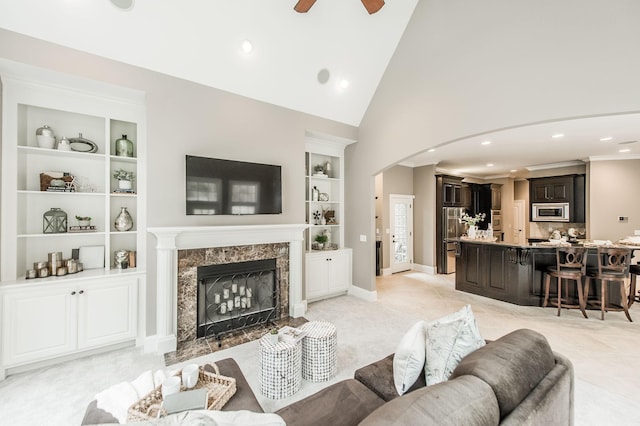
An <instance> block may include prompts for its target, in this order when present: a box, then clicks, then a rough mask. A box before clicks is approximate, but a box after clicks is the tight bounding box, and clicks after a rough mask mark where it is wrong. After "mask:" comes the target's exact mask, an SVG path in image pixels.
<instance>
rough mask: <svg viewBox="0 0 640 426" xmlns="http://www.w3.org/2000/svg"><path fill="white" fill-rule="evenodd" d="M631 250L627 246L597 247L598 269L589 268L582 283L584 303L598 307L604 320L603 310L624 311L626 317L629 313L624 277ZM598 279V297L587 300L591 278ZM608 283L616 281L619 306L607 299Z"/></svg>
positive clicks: (627, 274)
mask: <svg viewBox="0 0 640 426" xmlns="http://www.w3.org/2000/svg"><path fill="white" fill-rule="evenodd" d="M630 259H631V250H629V249H627V248H613V247H609V248H606V247H598V269H595V268H594V269H589V270H588V271H587V277H586V280H585V283H584V297H585V301H586V304H589V305H593V306H599V307H600V312H601V315H600V318H601V319H603V320H604V312H605V311H624V314H625V315H626V316H627V319H628V320H629V321H631V322H633V320H632V319H631V316H630V315H629V297H630V296H629V295H628V294H627V290H626V288H625V278H627V277H628V276H629V261H630ZM592 279H593V280H600V283H601V284H600V298H599V299H598V300H589V287H590V284H591V280H592ZM608 283H617V284H618V291H619V293H620V306H615V305H612V304H611V303H610V301H608V300H607V290H608V287H609V286H608V285H607V284H608Z"/></svg>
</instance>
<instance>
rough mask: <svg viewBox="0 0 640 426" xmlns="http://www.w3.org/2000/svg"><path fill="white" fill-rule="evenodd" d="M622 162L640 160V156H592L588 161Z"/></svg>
mask: <svg viewBox="0 0 640 426" xmlns="http://www.w3.org/2000/svg"><path fill="white" fill-rule="evenodd" d="M622 160H640V154H632V155H594V156H593V157H589V161H591V162H594V161H622Z"/></svg>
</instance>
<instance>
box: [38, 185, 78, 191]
mask: <svg viewBox="0 0 640 426" xmlns="http://www.w3.org/2000/svg"><path fill="white" fill-rule="evenodd" d="M45 191H46V192H76V190H75V189H73V188H65V187H63V186H48V187H47V189H45Z"/></svg>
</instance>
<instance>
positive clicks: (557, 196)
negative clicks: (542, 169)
mask: <svg viewBox="0 0 640 426" xmlns="http://www.w3.org/2000/svg"><path fill="white" fill-rule="evenodd" d="M530 190H531V202H533V203H565V202H569V201H571V197H572V195H573V176H560V177H554V178H540V179H534V180H532V181H531V188H530Z"/></svg>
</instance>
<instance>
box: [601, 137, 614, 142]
mask: <svg viewBox="0 0 640 426" xmlns="http://www.w3.org/2000/svg"><path fill="white" fill-rule="evenodd" d="M611 139H613V138H612V137H611V136H607V137H606V138H600V142H607V141H610V140H611Z"/></svg>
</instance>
